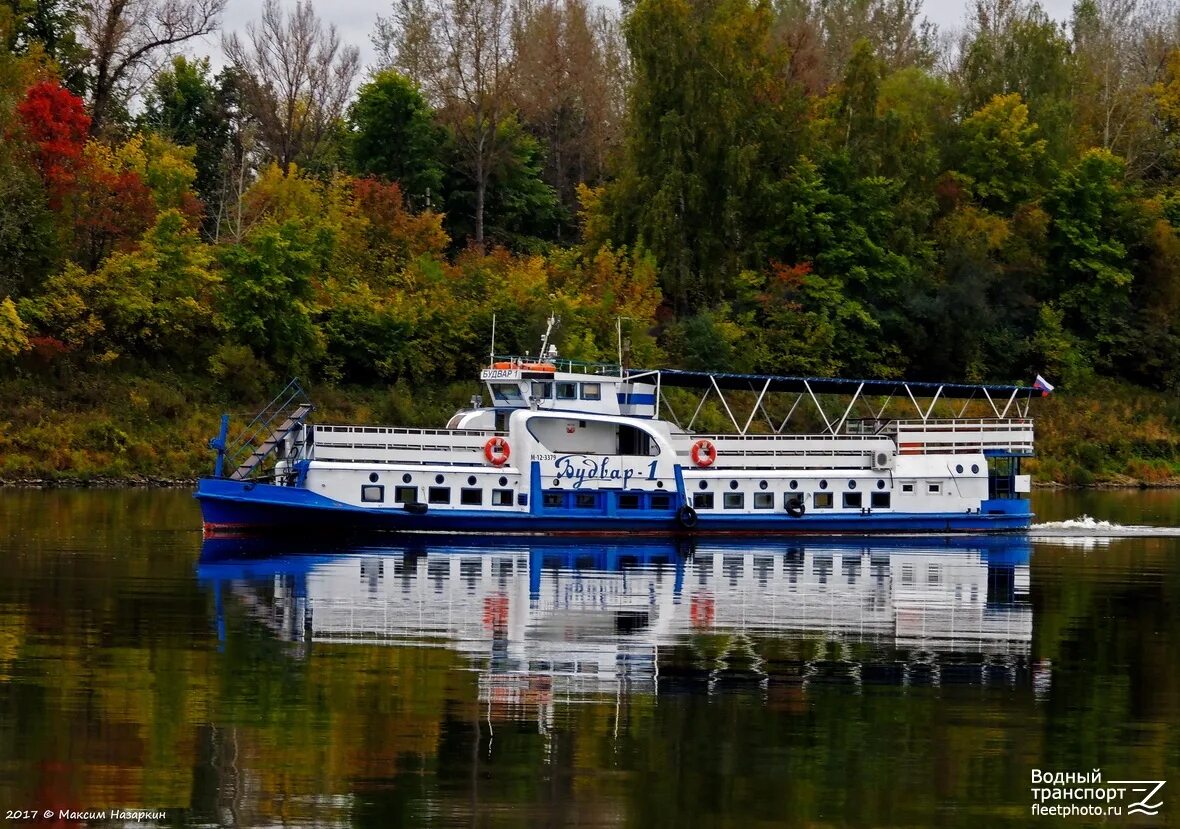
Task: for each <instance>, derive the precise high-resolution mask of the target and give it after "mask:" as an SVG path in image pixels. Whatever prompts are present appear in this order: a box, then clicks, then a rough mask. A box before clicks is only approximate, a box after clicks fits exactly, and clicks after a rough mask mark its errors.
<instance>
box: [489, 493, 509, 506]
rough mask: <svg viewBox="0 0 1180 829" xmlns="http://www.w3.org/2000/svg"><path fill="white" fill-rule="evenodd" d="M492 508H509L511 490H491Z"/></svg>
mask: <svg viewBox="0 0 1180 829" xmlns="http://www.w3.org/2000/svg"><path fill="white" fill-rule="evenodd" d="M492 506H493V507H510V506H512V490H511V489H493V490H492Z"/></svg>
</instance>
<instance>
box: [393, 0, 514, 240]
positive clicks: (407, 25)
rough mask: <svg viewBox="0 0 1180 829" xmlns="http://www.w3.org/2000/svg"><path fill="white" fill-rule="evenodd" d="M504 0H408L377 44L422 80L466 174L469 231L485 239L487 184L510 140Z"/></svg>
mask: <svg viewBox="0 0 1180 829" xmlns="http://www.w3.org/2000/svg"><path fill="white" fill-rule="evenodd" d="M511 23H512V15H511V8H510V6H509V2H508V0H422V2H416V1H415V0H408V1H407V2H403V3H400V4H399V5H398V6H396V7H395V9H394V14H393V16H392V18H390V19H385V20H383V21H382V23H381V26H382V31H385V32H386V33H387V35H388V40H387V41H386V42H383V43H382V42H378V44H377V46H378V52H379V53H380V54H381V55H383V56H384V60H385V61H386V63H387V65H388V66H390V67H391V68H395V69H399V70H401V71H403V72H405V74H407V76H409V77H410V78H412V79H413V80H415V81H417V82H418V83H420V84H421V86H422V89H423V91H424V92H425V93H426V96H427V99H428V100H429V101H430V103H431V105H432V106H433V107H435V109H436V111H437V112H438V114H439V118H440V120H441V121H442V123H443V124H445V126H446V127H447V129H448V130H449V132H450V133H451V135H452V137H453V140H454V142H455V145H456V148H457V161H458V162H459V165H460V169H461V171H462V173H463V175H464V176H465V177H466V178H468V179H469V180H470V182H471V186H472V189H473V193H474V199H473V201H474V204H473V205H472V211H471V213H472V228H473V229H472V239H473V240H474V241H475V242H477V243H480V244H482V243H483V241H484V213H485V209H486V206H487V200H488V185H489V182H490V180H491V177H492V173H493V171H494V170H495V168H496V166H497V164H499V163H501V161H502V160H503V159H504V157H505V156H506V155H508V154H509V153H510V148H509V147H508V146H507V145H506V144H505V142H504V138H503V137H504V134H505V130H504V125H505V124H506V122H507V121H508V120H509V119H511V118H512V117H513V108H512V79H513V68H514V65H515V56H514V55H513V51H512V38H511Z"/></svg>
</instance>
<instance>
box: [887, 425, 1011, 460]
mask: <svg viewBox="0 0 1180 829" xmlns="http://www.w3.org/2000/svg"><path fill="white" fill-rule="evenodd" d="M893 434H894V437H895V438H896V440H897V450H898V453H899V454H902V455H930V454H940V455H941V454H955V453H960V454H962V453H974V452H988V451H1000V452H1006V453H1012V454H1019V455H1031V454H1032V453H1033V435H1034V429H1033V421H1032V420H1031V419H1030V418H976V419H959V420H950V419H947V420H927V421H920V420H912V421H896V427H895V430H894V433H893Z"/></svg>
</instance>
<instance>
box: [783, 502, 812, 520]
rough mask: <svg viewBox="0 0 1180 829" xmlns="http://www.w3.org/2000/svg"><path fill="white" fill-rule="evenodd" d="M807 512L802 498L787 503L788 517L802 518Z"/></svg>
mask: <svg viewBox="0 0 1180 829" xmlns="http://www.w3.org/2000/svg"><path fill="white" fill-rule="evenodd" d="M805 512H807V507H806V506H804V505H803V499H802V498H797V497H796V498H792V499H791V500H790V501H787V515H789V516H791V517H792V518H802V517H803V513H805Z"/></svg>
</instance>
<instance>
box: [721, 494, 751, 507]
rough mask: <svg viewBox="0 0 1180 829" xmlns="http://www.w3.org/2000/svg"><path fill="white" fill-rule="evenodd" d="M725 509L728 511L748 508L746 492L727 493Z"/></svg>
mask: <svg viewBox="0 0 1180 829" xmlns="http://www.w3.org/2000/svg"><path fill="white" fill-rule="evenodd" d="M725 508H726V509H745V508H746V493H744V492H727V493H725Z"/></svg>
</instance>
